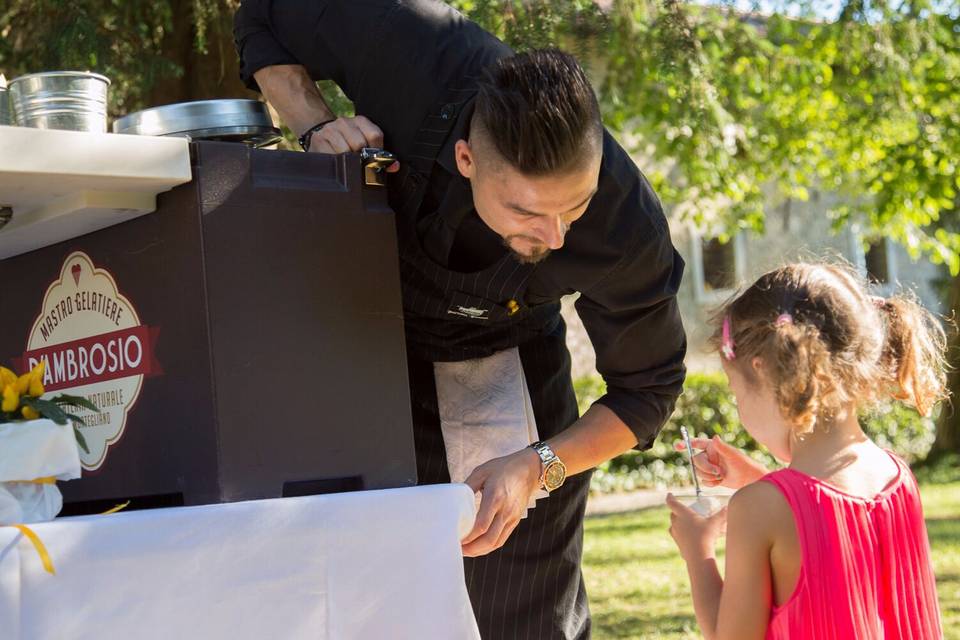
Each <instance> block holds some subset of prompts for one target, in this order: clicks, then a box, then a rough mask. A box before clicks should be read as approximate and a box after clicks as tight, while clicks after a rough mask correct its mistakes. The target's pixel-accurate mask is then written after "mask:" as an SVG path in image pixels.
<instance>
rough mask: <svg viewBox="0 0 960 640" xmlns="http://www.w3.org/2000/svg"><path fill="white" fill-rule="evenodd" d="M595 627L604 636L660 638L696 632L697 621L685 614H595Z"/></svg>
mask: <svg viewBox="0 0 960 640" xmlns="http://www.w3.org/2000/svg"><path fill="white" fill-rule="evenodd" d="M593 629H594V631H595V632H596V633H598V634H602V636H603V637H604V638H659V637H662V636H664V635H666V634H688V633H689V634H696V633H697V621H696V618H694V616H693V615H683V614H662V615H648V614H643V613H639V614H623V613H619V612H615V613H602V614H594V616H593Z"/></svg>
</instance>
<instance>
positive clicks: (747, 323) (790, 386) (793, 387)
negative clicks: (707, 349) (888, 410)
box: [711, 263, 947, 436]
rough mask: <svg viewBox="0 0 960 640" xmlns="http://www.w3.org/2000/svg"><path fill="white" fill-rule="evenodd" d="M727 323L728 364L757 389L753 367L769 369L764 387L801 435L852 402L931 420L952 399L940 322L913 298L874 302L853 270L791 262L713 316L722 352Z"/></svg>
mask: <svg viewBox="0 0 960 640" xmlns="http://www.w3.org/2000/svg"><path fill="white" fill-rule="evenodd" d="M724 318H727V319H728V322H729V327H730V330H729V335H730V338H731V339H732V342H733V345H734V351H735V354H736V355H735V359H734V360H732V361H731V362H730V364H731V365H732V366H736V367H737V368H738V370H740V371H741V372H742V373H743V374H744V375H745V376H746V377H747V379H748V380H751V381H753V382H756V380H755V378H756V376H755V375H753V371H752V367H751V366H750V365H749V363H750V361H751V359H752V358H753V357H754V356H760V357H761V358H762V359H763V360H764V362H765V363H767V364H768V367H767V373H768V377H769V380H767V382H768V383H769V384H770V385H772V387H773V389H774V392H775V394H776V398H777V402H778V404H779V406H780V413H781V414H782V415H783V417H784V418H786V419H787V420H788V421H789V422H790V423H791V425H792V427H793V430H794V432H795V433H796V435H798V436H799V435H803V434H806V433H809V432H811V431H813V430H814V429H815V428H816V426H817V424H818V423H820V422H821V421H826V422H828V423H829V421H830V420H831V419H832V418H833V417H834V416H835V415H836V413H837V412H838V410H840V409H841V408H842V407H843V406H844V405H846V404H849V403H854V404H855V405H856V406H857V407H858V408H860V409H868V408H870V406H871V405H873V404H876V403H878V402H882V401H885V400H899V401H901V402H904V403H905V404H908V405H910V406H913V407H915V408H916V409H917V411H918V412H919V413H920V414H921V415H924V416H926V415H929V414H930V412H931V410H932V409H933V407H934V405H935V404H936V403H937V402H939V401H940V400H943V399H945V398H946V397H947V390H946V361H945V354H946V336H945V334H944V330H943V327H942V326H941V324H940V322H939V320H937V318H936V317H935V316H934V315H933V314H932V313H930V312H929V311H927V310H926V309H924V308H923V307H922V306H921V305H920V304H919V303H918V302H917V301H916V299H915V298H914V297H913V296H912V295H907V294H901V295H895V296H892V297H889V298H881V297H877V296H871V295H870V294H869V293H868V289H867V283H866V282H865V281H864V279H863V278H862V277H861V276H860V275H859V274H858V273H857V272H856V271H854V270H853V269H852V268H851V267H849V266H848V265H843V264H824V263H821V264H816V263H814V264H811V263H795V264H789V265H786V266H784V267H781V268H779V269H775V270H773V271H770V272H769V273H766V274H764V275H762V276H761V277H760V278H759V279H758V280H757V281H756V282H755V283H753V285H752V286H750V287H749V288H747V289H746V290H745V291H744V292H743V293H741V294H740V295H738V296H736V298H735V299H733V300H732V301H731V302H728V303H727V304H725V305H724V306H723V307H722V308H721V309H720V310H719V311H718V313H717V314H716V316H715V317H714V318H713V324H714V327H715V331H714V333H713V335H712V337H711V343H712V345H713V346H714V348H716V349H720V348H721V347H722V344H723V339H724V338H723V331H722V324H723V319H724ZM784 320H786V321H784Z"/></svg>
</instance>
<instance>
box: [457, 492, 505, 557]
mask: <svg viewBox="0 0 960 640" xmlns="http://www.w3.org/2000/svg"><path fill="white" fill-rule="evenodd" d="M498 507H499V505H498V504H494V499H493V497H492V496H491V495H490V494H489V493H484V494H483V498H482V499H481V501H480V511H478V512H477V519H476V520H475V521H474V523H473V529H471V530H470V533H468V534H467V535H466V536H464V538H463V540H461V543H462V544H465V545H466V544H470V543H471V542H473V541H474V540H476V539H477V538H479V537H480V536H482V535H484V534H486V533H487V531H488V530H489V529H490V527H491V525H492V524H493V521H494V518H495V516H496V515H497V512H498V511H499V509H498ZM497 533H499V531H498V532H497Z"/></svg>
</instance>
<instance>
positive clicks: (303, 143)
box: [297, 118, 336, 151]
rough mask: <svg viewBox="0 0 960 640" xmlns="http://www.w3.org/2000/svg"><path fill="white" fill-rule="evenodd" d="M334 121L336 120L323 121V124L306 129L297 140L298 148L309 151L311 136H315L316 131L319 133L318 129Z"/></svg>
mask: <svg viewBox="0 0 960 640" xmlns="http://www.w3.org/2000/svg"><path fill="white" fill-rule="evenodd" d="M334 120H336V118H332V119H330V120H324V121H323V122H319V123H317V124H315V125H313V126H312V127H310V128H309V129H307V130H306V131H305V132H304V134H303V135H302V136H300V137H299V138H297V141H298V142H299V143H300V148H301V149H303V150H304V151H310V140H311V139H312V138H313V134H315V133H316V132H317V131H320V129H323V128H324V127H325V126H327V125H328V124H330V123H331V122H333V121H334Z"/></svg>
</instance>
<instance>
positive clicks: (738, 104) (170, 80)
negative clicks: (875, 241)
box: [0, 0, 960, 451]
mask: <svg viewBox="0 0 960 640" xmlns="http://www.w3.org/2000/svg"><path fill="white" fill-rule="evenodd" d="M817 2H818V0H781V1H780V2H779V4H778V5H777V6H775V9H776V11H774V12H773V13H772V15H768V16H759V15H756V14H744V13H742V12H738V11H736V10H734V9H733V7H731V6H729V5H724V4H717V5H708V6H703V5H698V4H691V3H685V2H681V1H680V0H452V2H451V4H453V5H454V6H456V7H457V8H459V9H460V10H461V11H463V12H464V13H466V14H467V15H468V16H469V17H471V18H472V19H474V20H476V21H477V22H479V23H480V24H482V25H483V26H484V27H486V28H487V29H489V30H490V31H492V32H493V33H495V34H497V35H498V36H499V37H501V38H503V39H504V40H505V41H506V42H508V43H509V44H511V45H512V46H513V47H514V48H516V49H526V48H531V47H535V46H546V45H560V46H562V47H563V48H566V49H570V50H573V51H574V52H575V53H577V54H578V55H579V56H580V57H581V59H582V60H584V61H586V62H587V65H586V66H587V67H588V72H590V73H591V75H592V76H593V79H594V80H595V82H596V84H597V86H598V89H599V91H598V94H599V97H600V100H601V108H602V110H603V114H604V120H605V122H606V123H607V124H608V126H610V127H611V128H612V129H614V130H615V131H616V132H617V133H618V137H619V139H620V140H621V141H623V142H624V143H625V144H626V146H627V147H628V148H629V149H630V150H631V151H634V152H636V153H637V154H638V156H639V157H642V158H646V159H648V160H649V162H648V163H647V164H646V166H644V169H645V171H646V172H647V174H648V176H649V177H650V179H651V182H652V183H653V184H654V186H655V188H656V189H657V191H658V193H659V194H660V196H661V197H662V199H663V200H664V202H665V203H666V204H668V205H672V206H674V207H675V208H676V210H677V211H679V212H680V214H681V215H684V216H687V217H689V218H690V219H692V220H693V221H694V222H696V223H697V224H698V225H700V226H701V227H704V228H707V229H708V230H710V231H712V232H714V233H718V232H719V233H720V234H721V235H722V234H730V233H732V232H733V231H735V230H738V229H756V230H762V229H763V225H764V222H765V215H764V203H765V202H767V197H768V195H769V193H768V192H769V189H770V188H771V187H772V188H773V189H774V190H775V192H776V194H778V196H779V197H780V198H781V199H784V200H789V199H796V200H804V199H806V198H807V197H808V193H809V191H810V190H811V189H812V188H822V189H827V190H831V191H837V192H840V193H842V194H845V195H846V196H847V197H846V200H845V204H844V206H842V207H839V208H838V209H837V210H835V211H832V212H831V215H832V216H833V219H834V221H835V223H836V225H837V227H840V226H842V225H844V224H846V223H848V222H857V223H858V224H859V225H860V226H861V227H862V228H864V229H866V230H867V232H868V234H870V233H873V234H877V235H883V236H886V237H889V238H891V239H894V240H896V241H898V242H900V243H901V244H903V245H904V246H905V247H906V248H907V249H908V250H909V251H910V252H911V253H912V254H913V255H914V256H920V255H923V256H926V257H928V258H929V259H931V260H933V261H934V262H936V263H941V264H944V265H946V267H947V268H948V269H949V271H950V274H951V279H950V295H949V296H948V299H949V301H950V305H951V309H953V310H954V311H956V310H957V306H956V305H957V303H958V300H960V277H958V273H960V235H958V233H957V230H958V229H960V213H958V212H960V198H958V195H957V194H958V192H960V166H958V165H960V100H958V99H957V92H956V90H955V88H954V87H956V86H960V0H936V1H931V0H902V1H900V2H899V3H893V2H889V1H888V0H884V1H881V2H874V1H873V0H845V1H842V3H841V6H840V8H839V11H838V12H837V14H836V15H835V16H831V17H830V18H829V19H825V18H823V17H822V16H821V15H819V14H818V13H817V9H818V4H817ZM235 5H236V0H156V1H152V2H148V1H137V2H131V1H122V0H12V3H11V4H10V5H9V7H8V8H7V9H4V10H0V37H2V40H0V69H5V70H7V71H8V75H13V74H15V73H20V72H23V71H28V70H39V69H54V68H65V67H69V68H91V69H94V70H99V71H101V72H105V73H106V74H107V75H108V76H110V77H112V78H114V80H115V83H114V86H113V91H112V96H113V97H112V98H111V111H112V113H113V114H122V113H126V112H129V111H132V110H135V109H137V108H141V107H142V106H145V105H153V104H162V103H165V102H175V101H179V100H187V99H198V98H205V97H212V96H219V97H227V96H234V95H244V90H243V88H242V87H241V86H240V85H239V82H238V80H237V73H236V56H235V53H234V52H233V45H232V40H231V35H230V34H231V29H230V23H231V18H232V12H233V10H234V9H235ZM325 89H326V90H328V91H331V87H330V86H329V85H327V86H325ZM330 95H333V94H332V93H330ZM337 103H338V104H340V105H341V106H342V108H345V109H348V108H349V105H346V104H344V102H343V101H342V99H338V100H337ZM957 340H958V339H957V337H956V334H954V335H953V337H952V339H951V359H952V361H953V364H954V366H955V367H957V368H960V342H958V341H957ZM951 388H952V389H953V390H954V391H955V394H960V375H954V376H952V377H951ZM937 443H938V444H937V446H938V447H939V448H940V449H944V450H954V451H955V450H957V447H958V446H960V412H956V413H954V412H952V411H945V412H944V413H943V418H942V420H941V422H940V425H939V434H938V440H937Z"/></svg>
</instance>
